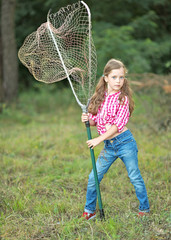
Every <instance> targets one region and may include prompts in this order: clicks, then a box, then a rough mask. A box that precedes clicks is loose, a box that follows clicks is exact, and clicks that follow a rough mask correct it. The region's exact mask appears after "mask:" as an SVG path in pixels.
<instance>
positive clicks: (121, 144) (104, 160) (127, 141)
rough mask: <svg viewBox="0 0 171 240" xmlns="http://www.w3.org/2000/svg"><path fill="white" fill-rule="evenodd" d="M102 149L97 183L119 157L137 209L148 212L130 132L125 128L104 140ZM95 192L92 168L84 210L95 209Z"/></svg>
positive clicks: (98, 162)
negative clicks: (133, 191) (116, 134)
mask: <svg viewBox="0 0 171 240" xmlns="http://www.w3.org/2000/svg"><path fill="white" fill-rule="evenodd" d="M104 144H105V145H104V149H103V150H102V151H101V153H100V155H99V157H98V159H97V162H96V167H97V175H98V180H99V184H100V182H101V180H102V178H103V176H104V174H105V173H107V171H108V169H109V168H110V166H111V165H112V163H114V162H115V160H116V159H117V158H118V157H119V158H120V159H121V160H122V161H123V163H124V164H125V166H126V170H127V172H128V177H129V178H130V181H131V183H132V184H133V185H134V188H135V192H136V196H137V198H138V200H139V203H140V205H139V211H145V212H149V209H150V206H149V202H148V197H147V191H146V187H145V184H144V181H143V178H142V176H141V173H140V170H139V168H138V157H137V155H138V149H137V144H136V141H135V139H134V137H133V135H132V133H131V132H130V130H126V131H125V132H123V133H121V134H120V135H118V136H116V137H114V138H113V139H110V140H105V141H104ZM96 201H97V193H96V186H95V180H94V173H93V170H92V171H91V173H90V175H89V180H88V186H87V195H86V204H85V209H84V211H85V212H88V213H93V212H94V211H95V210H96Z"/></svg>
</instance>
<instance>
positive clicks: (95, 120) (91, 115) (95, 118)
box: [89, 113, 97, 124]
mask: <svg viewBox="0 0 171 240" xmlns="http://www.w3.org/2000/svg"><path fill="white" fill-rule="evenodd" d="M89 119H91V120H93V121H94V122H95V124H97V114H96V115H93V114H91V113H89Z"/></svg>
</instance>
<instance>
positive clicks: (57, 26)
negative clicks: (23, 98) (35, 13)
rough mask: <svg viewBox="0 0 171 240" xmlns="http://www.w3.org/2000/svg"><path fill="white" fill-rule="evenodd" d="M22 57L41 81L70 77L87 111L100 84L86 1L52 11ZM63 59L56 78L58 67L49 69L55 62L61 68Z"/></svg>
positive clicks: (22, 51)
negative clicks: (97, 82) (49, 70)
mask: <svg viewBox="0 0 171 240" xmlns="http://www.w3.org/2000/svg"><path fill="white" fill-rule="evenodd" d="M79 14H80V15H79ZM55 18H56V19H55ZM55 21H56V22H55ZM67 24H68V25H67ZM74 24H75V26H74ZM77 28H78V30H77ZM62 34H63V35H62ZM67 38H71V40H70V39H69V40H68V39H67ZM72 38H73V39H74V40H73V39H72ZM65 41H66V42H65ZM72 41H73V42H72ZM73 43H74V44H73ZM65 44H66V45H65ZM67 44H68V46H69V45H70V44H71V47H70V46H69V47H68V48H69V51H68V52H67V51H66V49H65V47H67ZM72 44H73V46H72ZM52 45H53V46H52ZM79 51H80V52H79ZM44 53H45V54H47V56H46V55H45V54H44ZM43 54H44V55H43ZM53 54H54V55H55V57H54V58H53ZM18 56H19V58H20V60H21V62H22V63H23V64H24V65H25V66H26V67H27V68H28V69H29V71H30V72H31V73H32V75H33V76H34V78H35V79H36V80H38V81H43V82H46V83H51V82H57V81H61V80H63V79H66V78H67V79H68V81H69V84H70V87H71V89H72V92H73V94H74V96H75V99H76V101H77V103H78V104H79V106H80V107H81V108H82V110H83V112H86V111H87V107H88V104H89V101H90V98H91V96H92V94H93V92H94V88H95V85H96V84H95V82H96V69H97V58H96V51H95V46H94V43H93V39H92V35H91V13H90V9H89V7H88V6H87V4H86V3H85V2H84V1H79V2H77V3H74V4H72V5H68V6H67V7H64V8H61V9H60V10H59V11H58V12H57V13H55V14H52V13H51V12H50V11H49V12H48V15H47V22H46V23H43V24H42V25H41V26H40V27H39V28H38V29H37V31H36V32H34V33H32V34H30V35H29V36H28V37H27V38H26V40H25V42H24V44H23V46H22V47H21V48H20V50H19V53H18ZM41 58H42V59H43V60H42V59H41ZM47 59H48V60H49V59H51V62H48V61H47V62H46V60H47ZM53 61H54V62H53ZM55 61H56V63H55ZM42 62H43V63H42ZM59 62H60V64H61V65H60V64H59V65H60V66H59V69H58V72H59V74H56V75H57V77H56V78H55V77H54V78H53V74H52V72H53V70H54V69H52V70H51V72H50V73H49V74H48V69H51V66H52V65H53V63H54V65H53V67H55V66H57V68H58V65H57V64H58V63H59ZM92 63H93V65H92ZM55 64H56V65H55ZM39 65H40V66H39ZM45 65H46V66H45ZM42 66H43V67H44V69H43V70H44V72H43V71H42V69H41V68H43V67H42ZM48 67H49V68H48ZM36 71H37V72H36ZM41 71H42V72H41ZM92 72H93V74H92ZM36 74H37V75H36ZM39 74H40V76H38V75H39ZM43 74H44V75H43ZM60 74H61V75H60ZM48 75H49V79H48V77H47V76H48ZM59 75H60V77H59ZM41 77H42V79H41ZM43 77H45V78H47V79H43ZM50 78H51V79H50Z"/></svg>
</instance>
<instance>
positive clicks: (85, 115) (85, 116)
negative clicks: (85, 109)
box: [81, 113, 96, 126]
mask: <svg viewBox="0 0 171 240" xmlns="http://www.w3.org/2000/svg"><path fill="white" fill-rule="evenodd" d="M81 121H82V122H83V123H84V122H87V121H89V123H90V126H96V123H95V121H94V120H92V119H90V118H89V116H88V113H82V116H81Z"/></svg>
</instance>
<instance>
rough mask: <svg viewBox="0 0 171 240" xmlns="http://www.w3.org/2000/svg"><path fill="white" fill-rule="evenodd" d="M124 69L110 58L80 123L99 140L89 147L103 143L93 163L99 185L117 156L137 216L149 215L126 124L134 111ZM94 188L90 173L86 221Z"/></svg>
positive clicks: (93, 203)
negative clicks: (136, 202) (132, 192)
mask: <svg viewBox="0 0 171 240" xmlns="http://www.w3.org/2000/svg"><path fill="white" fill-rule="evenodd" d="M126 72H127V70H126V68H125V66H124V64H123V63H122V62H121V61H118V60H115V59H111V60H109V61H108V63H107V64H106V66H105V68H104V73H103V76H102V77H101V78H100V80H99V83H98V84H97V87H96V91H95V93H94V95H93V96H92V98H91V101H90V104H89V107H88V112H89V113H88V114H85V113H83V114H82V117H81V119H82V122H86V121H88V120H89V122H90V125H91V126H97V130H98V133H99V137H97V138H94V139H91V140H88V141H87V145H88V147H89V148H94V147H96V146H97V145H98V144H99V143H101V142H102V141H104V149H103V150H102V152H101V153H100V155H99V157H98V159H97V162H96V167H97V175H98V180H99V183H100V182H101V180H102V178H103V176H104V174H105V173H107V171H108V169H109V168H110V166H111V165H112V163H114V162H115V161H116V159H117V158H118V157H119V158H120V159H121V160H122V161H123V163H124V164H125V166H126V169H127V172H128V176H129V178H130V181H131V183H132V184H133V185H134V188H135V192H136V196H137V198H138V200H139V203H140V205H139V214H138V215H139V216H144V215H146V214H147V213H148V212H149V209H150V208H149V202H148V197H147V191H146V188H145V184H144V181H143V178H142V176H141V174H140V170H139V168H138V158H137V153H138V149H137V144H136V141H135V139H134V137H133V135H132V133H131V132H130V130H128V128H127V127H126V124H127V123H128V120H129V117H130V116H131V114H132V112H133V110H134V102H133V99H132V91H131V89H130V87H129V84H128V80H127V79H126V78H125V74H126ZM96 200H97V194H96V186H95V180H94V174H93V170H92V171H91V173H90V175H89V180H88V186H87V195H86V204H85V209H84V213H83V216H82V217H84V218H85V219H87V220H89V219H91V218H94V217H95V216H96V212H95V211H96Z"/></svg>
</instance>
